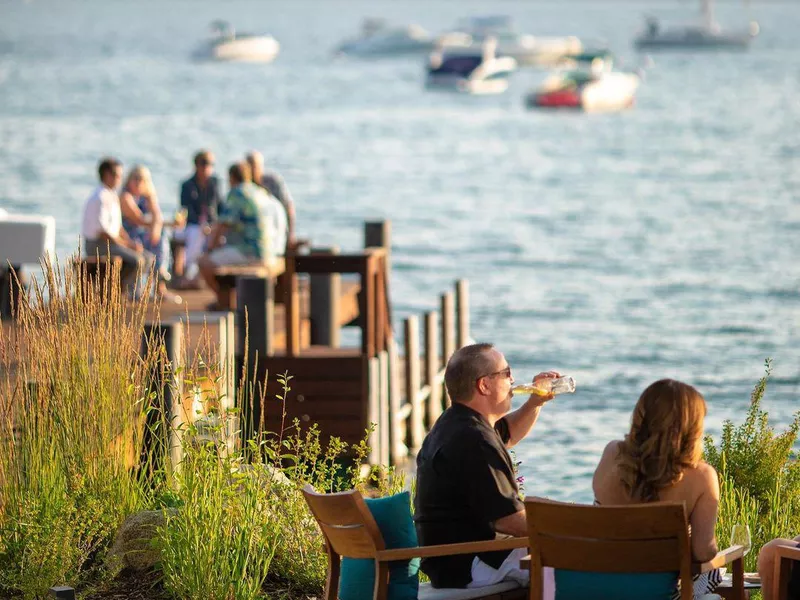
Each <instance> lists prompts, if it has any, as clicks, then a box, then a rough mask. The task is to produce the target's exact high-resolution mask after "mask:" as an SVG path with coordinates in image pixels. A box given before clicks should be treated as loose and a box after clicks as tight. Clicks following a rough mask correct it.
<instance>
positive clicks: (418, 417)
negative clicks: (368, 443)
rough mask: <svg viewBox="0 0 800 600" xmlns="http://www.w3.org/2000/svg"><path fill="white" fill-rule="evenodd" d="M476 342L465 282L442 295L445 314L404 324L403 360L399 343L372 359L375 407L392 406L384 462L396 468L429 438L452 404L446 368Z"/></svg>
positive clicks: (384, 429)
mask: <svg viewBox="0 0 800 600" xmlns="http://www.w3.org/2000/svg"><path fill="white" fill-rule="evenodd" d="M420 321H422V323H423V327H422V330H421V329H420ZM470 341H471V340H470V328H469V283H468V282H467V281H466V280H463V279H461V280H458V281H457V282H456V283H455V289H454V290H453V291H448V292H446V293H444V294H442V295H441V296H440V310H439V311H428V312H426V313H425V314H424V315H423V316H422V319H420V317H419V316H417V315H411V316H409V317H408V318H406V319H404V320H403V353H402V356H401V354H400V348H399V347H398V344H396V343H393V342H391V343H389V345H388V351H387V352H386V353H385V356H383V355H381V354H379V355H378V356H377V357H375V358H373V359H371V365H370V373H371V375H372V376H371V378H370V402H371V403H372V402H373V398H374V402H375V405H376V406H378V407H386V414H385V415H379V416H383V417H384V418H383V419H381V423H379V427H378V431H380V432H381V433H382V434H383V435H385V436H386V435H388V440H385V444H386V446H387V447H388V454H389V455H388V456H384V457H383V458H385V459H388V462H389V463H390V464H394V465H398V464H402V463H403V462H405V461H406V460H408V458H409V457H410V456H411V455H415V454H416V453H417V452H418V451H419V449H420V447H421V446H422V440H423V438H424V436H425V433H426V432H427V431H428V430H429V429H430V428H431V427H432V426H433V424H434V423H435V422H436V419H438V418H439V415H441V413H442V411H444V409H445V408H447V407H448V406H449V405H450V399H449V398H448V396H447V390H446V388H445V385H444V371H445V367H446V365H447V361H448V360H449V359H450V356H451V355H452V354H453V352H455V350H456V349H457V348H461V347H462V346H465V345H467V344H469V343H470ZM373 374H374V375H373ZM373 414H375V413H374V412H373ZM381 424H388V427H380V425H381ZM381 446H383V444H381Z"/></svg>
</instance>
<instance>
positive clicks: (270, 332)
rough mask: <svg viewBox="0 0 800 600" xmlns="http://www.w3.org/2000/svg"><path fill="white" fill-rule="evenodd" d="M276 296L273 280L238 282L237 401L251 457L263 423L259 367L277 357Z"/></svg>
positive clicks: (244, 444)
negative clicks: (239, 361) (239, 369)
mask: <svg viewBox="0 0 800 600" xmlns="http://www.w3.org/2000/svg"><path fill="white" fill-rule="evenodd" d="M287 262H288V260H287ZM274 293H275V281H274V280H273V279H271V278H266V277H249V276H248V277H239V278H238V279H237V281H236V320H237V322H238V323H239V326H238V331H237V334H238V338H237V344H236V348H237V349H236V352H237V354H238V356H239V357H241V359H242V361H243V368H244V372H245V378H244V379H245V383H244V386H245V389H244V394H243V397H241V398H239V399H238V400H239V402H238V406H239V418H240V419H241V420H240V422H239V429H240V432H241V444H242V448H243V449H244V450H245V453H246V454H248V455H249V451H248V450H247V444H248V441H249V440H252V439H254V436H255V435H256V432H257V430H258V427H259V424H260V423H261V396H260V394H259V388H258V384H257V383H256V382H257V379H258V373H259V371H263V369H259V364H262V363H263V362H264V360H266V358H267V357H268V356H272V355H273V354H274V348H273V341H274V330H275V329H274V328H275V298H274ZM245 346H246V347H245ZM245 350H246V351H247V352H246V353H245ZM237 376H238V373H237Z"/></svg>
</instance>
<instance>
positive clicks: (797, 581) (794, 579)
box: [789, 544, 800, 600]
mask: <svg viewBox="0 0 800 600" xmlns="http://www.w3.org/2000/svg"><path fill="white" fill-rule="evenodd" d="M797 547H798V548H800V544H797ZM789 600H800V562H792V575H791V577H790V579H789Z"/></svg>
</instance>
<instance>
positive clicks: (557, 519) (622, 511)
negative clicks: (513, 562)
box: [525, 497, 692, 598]
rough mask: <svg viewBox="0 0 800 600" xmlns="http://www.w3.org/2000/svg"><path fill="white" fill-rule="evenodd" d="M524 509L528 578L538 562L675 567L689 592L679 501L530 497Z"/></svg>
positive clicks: (622, 568)
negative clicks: (603, 502)
mask: <svg viewBox="0 0 800 600" xmlns="http://www.w3.org/2000/svg"><path fill="white" fill-rule="evenodd" d="M525 511H526V514H527V522H528V533H529V537H530V542H531V568H532V572H531V576H532V582H533V577H534V576H537V572H538V576H539V577H540V576H541V568H542V567H553V568H555V569H565V570H570V571H583V572H592V573H667V572H679V573H680V578H681V581H682V583H681V586H682V588H686V587H687V586H688V593H689V596H688V597H689V598H691V589H692V586H691V549H690V543H689V534H688V523H687V519H686V509H685V507H684V505H683V503H673V502H654V503H650V504H638V505H629V506H628V505H626V506H590V505H579V504H567V503H561V502H552V501H550V500H545V499H542V498H535V497H529V498H526V499H525ZM533 587H535V586H533V585H532V588H533ZM532 597H533V595H532ZM684 597H685V596H684Z"/></svg>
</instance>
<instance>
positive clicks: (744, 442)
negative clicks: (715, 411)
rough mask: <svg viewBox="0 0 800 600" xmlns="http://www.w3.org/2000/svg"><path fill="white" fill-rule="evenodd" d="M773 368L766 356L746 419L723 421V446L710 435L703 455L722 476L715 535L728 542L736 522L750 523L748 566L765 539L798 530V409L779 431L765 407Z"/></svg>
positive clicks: (753, 566) (752, 564)
mask: <svg viewBox="0 0 800 600" xmlns="http://www.w3.org/2000/svg"><path fill="white" fill-rule="evenodd" d="M771 370H772V364H771V361H770V360H767V361H766V363H765V374H764V377H762V378H761V380H759V382H758V383H757V384H756V386H755V388H754V389H753V393H752V394H751V397H750V407H749V409H748V411H747V415H746V417H745V420H744V422H743V423H742V424H740V425H738V426H736V425H734V424H733V423H732V422H731V421H729V420H728V421H725V424H724V425H723V428H722V435H721V436H720V443H719V446H716V445H715V443H714V440H713V439H712V437H711V436H707V437H706V440H705V459H706V461H708V463H709V464H711V465H712V466H713V467H714V468H715V469H716V470H717V473H718V474H719V477H720V506H719V515H718V518H717V527H716V534H717V539H718V540H719V542H720V544H721V545H723V546H724V545H727V542H728V540H729V538H730V532H731V529H732V527H733V525H734V524H736V523H743V524H744V523H746V524H747V525H748V526H749V527H750V532H751V536H752V550H751V552H750V553H749V554H748V555H747V556H746V557H745V568H746V569H747V570H749V571H755V570H756V559H757V556H758V551H759V549H760V548H761V546H763V545H764V544H765V543H766V542H768V541H769V540H771V539H773V538H775V537H793V536H794V535H797V532H798V531H800V461H798V457H797V455H796V454H795V453H794V452H793V450H792V449H793V447H794V444H795V442H796V440H797V436H798V431H800V413H797V414H796V415H795V418H794V420H793V421H792V423H791V424H790V425H789V427H788V428H787V429H786V430H785V431H784V432H782V433H780V434H776V433H775V430H774V428H773V427H772V426H771V425H770V424H769V415H768V414H767V412H766V411H764V410H763V409H762V408H761V403H762V399H763V397H764V393H765V392H766V389H767V383H768V381H769V376H770V374H771Z"/></svg>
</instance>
